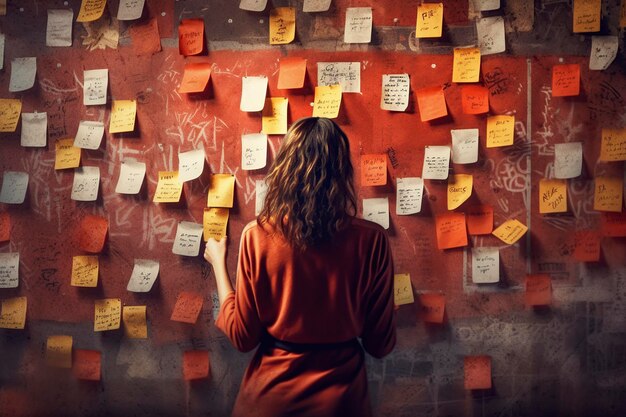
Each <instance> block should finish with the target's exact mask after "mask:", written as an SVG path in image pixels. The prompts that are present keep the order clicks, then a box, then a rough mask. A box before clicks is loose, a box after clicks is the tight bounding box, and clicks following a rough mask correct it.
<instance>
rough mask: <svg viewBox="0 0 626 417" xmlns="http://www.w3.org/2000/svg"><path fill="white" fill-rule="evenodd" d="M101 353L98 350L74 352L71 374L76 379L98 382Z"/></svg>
mask: <svg viewBox="0 0 626 417" xmlns="http://www.w3.org/2000/svg"><path fill="white" fill-rule="evenodd" d="M101 364H102V353H100V351H98V350H88V349H76V350H74V364H73V365H72V374H73V375H74V377H75V378H76V379H82V380H85V381H100V378H101V367H102V365H101Z"/></svg>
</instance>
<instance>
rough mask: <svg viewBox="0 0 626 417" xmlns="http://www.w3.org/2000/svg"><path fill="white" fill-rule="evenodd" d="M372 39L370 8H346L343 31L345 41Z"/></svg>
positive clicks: (363, 41) (359, 41)
mask: <svg viewBox="0 0 626 417" xmlns="http://www.w3.org/2000/svg"><path fill="white" fill-rule="evenodd" d="M371 40H372V8H371V7H348V8H346V22H345V28H344V33H343V41H344V42H345V43H370V42H371Z"/></svg>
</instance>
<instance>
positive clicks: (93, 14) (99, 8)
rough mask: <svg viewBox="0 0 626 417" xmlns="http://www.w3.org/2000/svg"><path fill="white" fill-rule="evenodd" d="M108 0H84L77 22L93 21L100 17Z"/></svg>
mask: <svg viewBox="0 0 626 417" xmlns="http://www.w3.org/2000/svg"><path fill="white" fill-rule="evenodd" d="M106 4H107V0H83V1H82V2H81V4H80V10H79V11H78V16H77V17H76V21H77V22H93V21H94V20H98V19H100V17H101V16H102V13H104V7H105V6H106Z"/></svg>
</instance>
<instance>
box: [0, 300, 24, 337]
mask: <svg viewBox="0 0 626 417" xmlns="http://www.w3.org/2000/svg"><path fill="white" fill-rule="evenodd" d="M26 305H27V301H26V297H15V298H7V299H6V300H2V310H1V312H0V329H23V328H24V326H25V325H26Z"/></svg>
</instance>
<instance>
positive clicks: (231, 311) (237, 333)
mask: <svg viewBox="0 0 626 417" xmlns="http://www.w3.org/2000/svg"><path fill="white" fill-rule="evenodd" d="M253 252H254V251H253V246H252V245H251V244H250V239H249V238H248V233H246V232H245V231H244V233H243V234H242V236H241V243H240V245H239V258H238V262H237V278H236V280H237V281H236V284H235V292H234V293H231V294H230V295H229V296H228V297H227V298H226V300H224V302H223V303H222V306H221V307H220V313H219V315H218V316H217V320H216V321H215V325H216V326H217V327H218V328H219V329H220V330H221V331H222V332H224V334H226V336H227V337H228V338H229V339H230V341H231V343H232V344H233V346H235V348H237V349H238V350H240V351H242V352H248V351H250V350H252V349H254V348H255V347H256V345H258V344H259V342H260V340H261V335H262V333H263V329H264V327H263V325H262V324H261V320H260V319H259V314H258V310H257V305H256V299H255V296H254V287H253V285H252V283H253V277H254V273H253V270H252V265H253V263H252V261H251V256H252V255H253Z"/></svg>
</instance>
